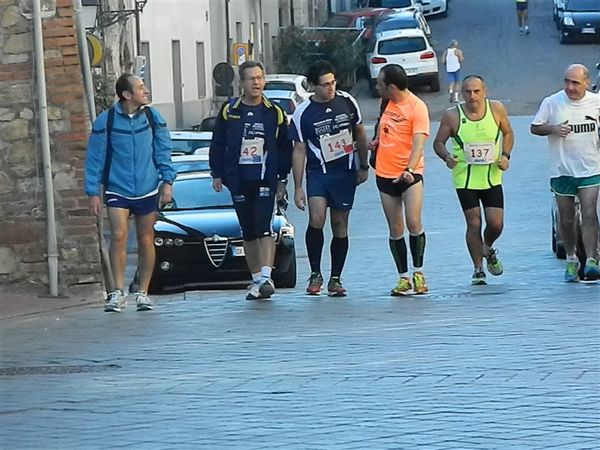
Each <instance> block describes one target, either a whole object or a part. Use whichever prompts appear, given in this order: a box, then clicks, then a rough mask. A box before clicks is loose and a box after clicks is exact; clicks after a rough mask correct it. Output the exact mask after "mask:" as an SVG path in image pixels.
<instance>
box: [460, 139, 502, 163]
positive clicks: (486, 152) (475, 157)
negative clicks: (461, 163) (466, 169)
mask: <svg viewBox="0 0 600 450" xmlns="http://www.w3.org/2000/svg"><path fill="white" fill-rule="evenodd" d="M496 157H497V155H496V144H495V143H494V142H471V143H468V144H465V162H466V163H467V164H482V165H483V164H492V163H494V162H495V161H496V159H497V158H496Z"/></svg>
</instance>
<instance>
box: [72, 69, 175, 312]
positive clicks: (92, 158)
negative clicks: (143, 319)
mask: <svg viewBox="0 0 600 450" xmlns="http://www.w3.org/2000/svg"><path fill="white" fill-rule="evenodd" d="M115 87H116V93H117V96H118V97H119V101H117V102H115V104H114V105H113V106H112V107H111V108H109V109H108V110H106V111H104V112H102V113H101V114H100V115H99V116H98V118H97V119H96V120H95V121H94V124H93V125H92V133H91V135H90V138H89V141H88V145H87V153H86V159H85V186H84V188H85V194H86V195H87V196H88V197H89V204H90V210H91V211H92V213H93V214H94V215H96V216H100V215H101V211H102V204H101V200H100V195H101V193H102V192H103V193H104V195H105V203H106V207H107V212H108V220H109V225H110V232H111V244H110V262H111V265H112V269H113V274H114V277H115V285H116V289H115V290H114V291H112V292H110V293H109V294H108V298H107V299H106V303H105V306H104V310H105V311H107V312H120V311H121V308H123V307H124V306H125V305H126V304H127V301H126V296H125V290H124V285H125V281H124V278H125V264H126V260H127V231H128V218H129V216H130V215H134V216H135V226H136V233H137V240H138V259H139V263H138V270H139V290H138V292H136V293H135V299H136V304H137V310H138V311H147V310H150V309H152V308H153V304H152V302H151V301H150V299H149V298H148V294H147V291H148V285H149V284H150V279H151V278H152V271H153V270H154V261H155V258H156V256H155V250H154V222H155V220H156V209H157V207H158V205H159V202H160V203H161V204H163V203H168V202H170V201H171V185H172V184H173V180H174V179H175V176H176V172H175V170H174V168H173V166H172V165H171V138H170V136H169V130H168V129H167V124H166V122H165V120H164V119H163V118H162V116H161V115H160V114H159V113H158V111H156V110H155V109H153V108H151V107H150V106H147V105H148V104H149V103H150V99H149V98H148V96H149V94H150V91H149V90H148V89H147V88H146V87H145V86H144V82H143V80H142V79H141V78H139V77H137V76H135V75H132V74H123V75H121V76H120V77H119V79H118V80H117V82H116V86H115ZM101 189H103V191H102V190H101Z"/></svg>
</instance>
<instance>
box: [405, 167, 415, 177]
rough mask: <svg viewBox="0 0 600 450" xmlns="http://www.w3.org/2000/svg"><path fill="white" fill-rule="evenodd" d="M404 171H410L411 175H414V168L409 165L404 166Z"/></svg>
mask: <svg viewBox="0 0 600 450" xmlns="http://www.w3.org/2000/svg"><path fill="white" fill-rule="evenodd" d="M405 172H408V173H410V174H411V175H414V173H415V169H411V168H410V167H407V168H406V170H405Z"/></svg>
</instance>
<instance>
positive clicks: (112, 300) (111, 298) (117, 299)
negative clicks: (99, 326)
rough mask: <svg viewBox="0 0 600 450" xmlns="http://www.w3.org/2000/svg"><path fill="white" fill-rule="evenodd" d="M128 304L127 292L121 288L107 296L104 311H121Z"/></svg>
mask: <svg viewBox="0 0 600 450" xmlns="http://www.w3.org/2000/svg"><path fill="white" fill-rule="evenodd" d="M126 306H127V297H126V296H125V292H123V291H122V290H120V289H117V290H115V291H112V292H111V293H109V294H108V296H107V297H106V301H105V303H104V312H121V309H123V308H125V307H126Z"/></svg>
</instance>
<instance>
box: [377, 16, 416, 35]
mask: <svg viewBox="0 0 600 450" xmlns="http://www.w3.org/2000/svg"><path fill="white" fill-rule="evenodd" d="M407 28H420V26H419V23H418V22H417V19H415V18H413V17H402V18H396V19H387V20H384V21H383V22H381V23H380V24H379V25H377V28H375V31H376V32H377V33H380V32H382V31H388V30H401V29H407Z"/></svg>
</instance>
